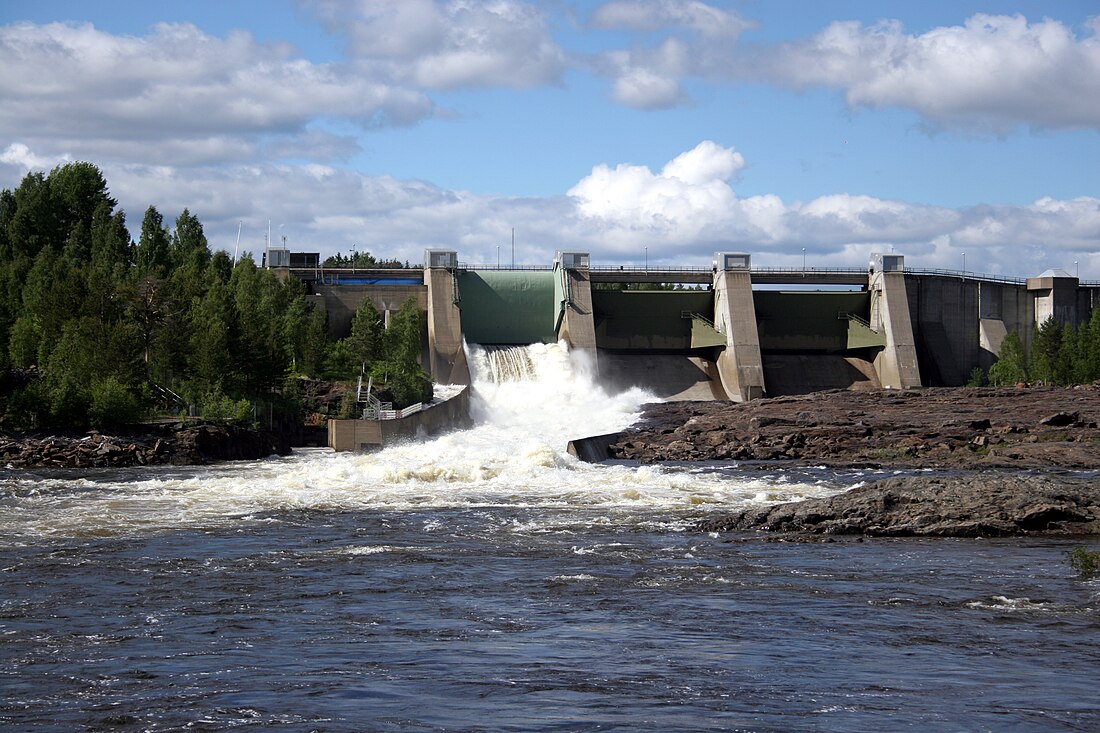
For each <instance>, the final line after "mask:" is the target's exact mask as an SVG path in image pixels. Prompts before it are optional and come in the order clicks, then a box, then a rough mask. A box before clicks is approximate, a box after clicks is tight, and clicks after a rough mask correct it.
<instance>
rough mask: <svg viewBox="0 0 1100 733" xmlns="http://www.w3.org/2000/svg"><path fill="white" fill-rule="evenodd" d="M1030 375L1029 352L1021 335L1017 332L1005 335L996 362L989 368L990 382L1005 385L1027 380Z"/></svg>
mask: <svg viewBox="0 0 1100 733" xmlns="http://www.w3.org/2000/svg"><path fill="white" fill-rule="evenodd" d="M1027 377H1028V370H1027V354H1026V352H1025V351H1024V345H1023V343H1022V342H1021V341H1020V337H1019V336H1017V335H1016V334H1015V333H1010V334H1008V335H1007V336H1005V339H1004V341H1003V342H1002V343H1001V351H1000V353H999V354H998V358H997V361H996V363H995V364H993V366H991V367H990V368H989V384H990V385H991V386H994V387H1004V386H1010V385H1013V384H1016V383H1018V382H1026V381H1027Z"/></svg>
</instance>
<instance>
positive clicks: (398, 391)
mask: <svg viewBox="0 0 1100 733" xmlns="http://www.w3.org/2000/svg"><path fill="white" fill-rule="evenodd" d="M371 376H372V377H374V381H375V384H381V385H382V387H381V392H382V397H383V401H384V402H392V403H393V406H394V407H396V408H398V409H400V408H402V407H408V406H409V405H415V404H416V403H417V402H428V401H429V400H431V398H432V392H433V389H432V379H431V377H430V376H428V373H427V372H425V371H424V370H423V369H421V368H420V366H419V365H414V366H411V367H410V366H409V365H407V364H400V363H395V362H391V361H385V362H378V363H376V364H375V365H374V368H373V369H372V371H371Z"/></svg>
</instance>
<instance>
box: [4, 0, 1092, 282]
mask: <svg viewBox="0 0 1100 733" xmlns="http://www.w3.org/2000/svg"><path fill="white" fill-rule="evenodd" d="M1098 16H1100V7H1098V6H1096V4H1095V3H1092V2H1042V3H1039V2H986V3H980V4H979V3H968V2H921V3H884V2H829V3H818V2H782V1H779V2H765V1H764V0H755V1H751V0H744V1H741V2H710V3H706V2H701V1H698V0H636V1H635V0H612V1H610V2H584V3H578V2H568V1H566V0H551V1H548V2H520V1H519V0H489V1H486V2H476V1H474V0H440V1H438V2H433V1H432V0H406V1H405V2H402V3H393V2H381V1H378V0H358V1H353V0H284V1H282V2H280V1H278V0H265V1H263V2H258V1H251V0H250V1H240V2H203V1H196V2H188V3H178V2H151V1H136V0H126V1H116V2H109V3H108V2H102V3H99V2H96V3H92V2H51V1H49V0H36V1H35V2H20V1H18V0H17V1H15V2H13V1H12V0H8V1H7V2H3V3H0V66H2V67H3V68H4V69H5V73H4V74H3V75H0V76H2V78H0V102H2V104H0V186H2V187H6V188H10V187H14V186H16V185H18V182H19V180H20V179H21V178H22V176H23V175H25V174H26V173H27V171H28V170H35V169H45V170H49V169H50V168H52V167H53V166H54V165H57V164H58V163H62V162H65V161H67V160H89V161H91V162H94V163H96V164H97V165H99V166H100V167H101V168H102V169H103V170H104V172H105V174H106V175H107V178H108V181H109V183H110V185H111V188H112V192H113V194H114V195H115V196H116V197H117V198H118V199H119V201H120V203H121V205H122V206H123V207H124V208H125V209H126V211H127V214H128V217H129V221H130V225H131V230H132V231H135V232H136V231H137V230H138V228H139V226H140V220H141V216H142V213H143V212H144V210H145V208H146V207H147V206H149V205H155V206H156V207H157V208H158V209H159V210H160V211H161V213H162V214H164V215H165V217H166V219H168V220H169V221H171V220H173V219H174V217H175V216H176V215H177V214H178V213H179V212H180V211H181V210H182V208H184V207H187V208H189V209H190V210H191V211H192V212H193V213H195V214H197V215H198V216H199V218H200V219H201V220H202V221H203V223H204V225H205V227H206V230H207V234H208V237H209V238H210V240H211V242H212V244H213V245H214V246H215V247H221V248H225V249H230V250H231V249H232V248H233V247H234V245H235V240H236V236H237V230H238V225H240V226H241V230H242V239H241V246H242V248H243V249H251V250H253V251H258V250H259V249H261V248H262V247H263V238H264V234H265V233H266V231H267V223H268V221H269V220H270V221H271V225H272V231H273V232H274V235H275V239H276V240H278V239H279V238H281V237H283V236H285V237H286V238H287V242H288V244H289V246H290V247H291V248H292V249H300V250H306V251H320V252H322V253H324V254H331V253H333V252H336V251H349V250H351V249H352V248H353V247H355V248H357V249H359V250H363V249H367V250H370V251H372V252H374V253H376V254H379V255H384V256H397V257H400V258H402V259H409V260H411V261H418V260H419V259H420V257H421V253H422V250H423V249H424V248H425V247H440V246H443V247H453V248H455V249H457V250H458V251H459V254H460V259H462V260H463V261H469V262H478V261H481V262H492V261H495V257H496V247H497V246H498V245H504V244H506V243H508V242H509V239H510V233H511V230H512V228H515V230H516V248H517V261H520V262H531V263H546V262H549V260H550V259H551V258H552V256H553V252H554V251H555V250H556V249H578V250H586V251H590V252H591V253H592V255H593V261H594V263H596V264H618V263H625V262H632V261H640V260H641V259H642V257H643V256H644V255H643V254H642V253H643V252H644V251H645V249H646V248H648V254H649V260H650V262H651V263H666V264H673V263H683V264H693V265H705V264H707V263H708V262H709V259H710V254H709V253H711V252H713V251H714V250H716V249H726V250H744V251H749V252H751V253H753V255H754V262H755V263H756V264H760V265H773V266H796V265H801V261H802V248H803V247H805V248H806V250H807V253H808V254H807V257H808V260H809V261H810V264H811V265H812V264H814V263H816V264H818V265H820V266H827V265H834V264H835V265H845V266H858V265H862V264H864V263H865V262H866V260H867V255H868V254H869V253H870V252H873V251H880V250H888V249H894V250H895V251H899V252H903V253H905V254H906V255H907V264H908V265H910V266H914V267H929V268H933V267H947V268H955V267H959V266H960V265H961V263H962V256H961V255H962V252H967V256H966V261H967V267H968V269H973V270H980V271H984V272H990V273H997V274H1007V275H1014V276H1027V275H1034V274H1037V273H1038V272H1040V271H1042V270H1044V269H1047V268H1048V267H1061V268H1063V269H1066V270H1068V271H1070V272H1071V273H1073V272H1074V270H1075V269H1076V270H1078V271H1079V272H1080V274H1081V277H1082V278H1083V279H1093V280H1097V279H1100V184H1098V181H1100V176H1098V175H1097V173H1096V171H1098V170H1100V137H1098V133H1100V38H1098V35H1100V33H1098V31H1100V20H1098ZM1075 263H1076V264H1075Z"/></svg>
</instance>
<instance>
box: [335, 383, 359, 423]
mask: <svg viewBox="0 0 1100 733" xmlns="http://www.w3.org/2000/svg"><path fill="white" fill-rule="evenodd" d="M360 413H361V410H360V408H359V406H358V404H357V403H356V402H355V393H354V392H352V391H350V390H349V391H347V392H345V393H344V394H343V396H342V397H340V408H339V410H338V411H337V413H336V419H337V420H356V419H358V418H359V416H360Z"/></svg>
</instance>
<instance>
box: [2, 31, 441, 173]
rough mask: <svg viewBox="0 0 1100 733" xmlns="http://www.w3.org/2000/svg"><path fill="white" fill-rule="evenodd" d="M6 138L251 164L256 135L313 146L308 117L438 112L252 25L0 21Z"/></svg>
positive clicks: (369, 121)
mask: <svg viewBox="0 0 1100 733" xmlns="http://www.w3.org/2000/svg"><path fill="white" fill-rule="evenodd" d="M0 68H3V69H4V74H2V75H0V97H2V98H3V99H4V104H3V105H0V139H3V138H5V137H8V138H9V139H11V138H22V139H24V140H25V141H29V142H30V143H33V144H34V145H35V147H37V148H41V149H42V150H44V151H45V154H55V153H56V152H57V151H60V150H68V151H70V152H72V153H74V154H76V155H79V156H87V157H95V158H97V159H98V158H99V157H100V156H101V155H104V154H106V155H111V156H117V157H118V158H123V159H125V158H129V159H131V160H151V161H158V160H163V161H164V162H173V163H177V164H178V163H194V162H203V161H213V160H230V161H232V160H246V159H249V158H251V157H253V156H255V154H256V152H257V150H258V149H259V147H260V146H259V143H258V140H259V138H260V136H265V135H266V136H272V135H274V136H279V137H281V138H282V140H281V143H282V144H284V145H291V146H297V147H299V148H301V147H312V148H313V149H314V151H315V152H316V151H318V150H320V151H324V150H325V149H326V146H327V148H328V151H329V152H330V153H333V152H337V151H340V152H343V153H344V154H346V153H347V150H348V146H347V145H346V141H345V144H344V145H342V146H336V148H335V149H334V148H333V146H332V142H333V141H332V139H331V138H330V139H326V140H325V141H324V144H322V145H318V143H319V142H321V141H320V140H319V138H318V136H317V133H316V132H315V131H309V130H307V126H308V125H309V123H310V121H311V120H313V119H315V118H317V117H324V116H331V117H336V118H342V119H347V120H351V121H353V122H356V123H357V124H359V125H360V126H364V127H365V126H371V125H376V124H379V123H380V122H394V123H407V122H411V121H415V120H417V119H422V118H424V117H427V116H430V115H432V114H433V110H434V106H433V104H432V103H431V101H430V100H429V99H428V98H427V97H426V96H425V95H424V94H423V93H421V92H419V91H416V90H411V89H408V88H403V87H400V86H395V85H393V84H390V83H387V82H386V81H385V80H379V79H377V78H372V77H369V76H367V75H363V74H362V73H358V72H357V73H353V72H352V70H351V69H350V68H348V67H346V66H339V65H332V64H314V63H311V62H309V61H306V60H304V59H301V58H297V57H295V56H294V55H293V51H292V50H291V49H290V47H288V46H285V45H261V44H258V43H256V42H255V41H254V40H253V39H252V38H251V36H249V35H248V34H246V33H233V34H230V35H229V36H227V37H226V38H218V37H214V36H210V35H207V34H205V33H203V32H202V31H200V30H199V29H198V28H195V27H194V26H192V25H187V24H180V25H167V24H162V25H158V26H157V27H156V29H155V30H154V31H153V33H152V34H150V35H149V36H144V37H132V36H117V35H112V34H110V33H105V32H103V31H100V30H97V29H96V28H94V27H93V26H91V25H88V24H84V25H70V24H61V23H52V24H49V25H33V24H29V23H20V24H16V25H9V26H3V27H0Z"/></svg>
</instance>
